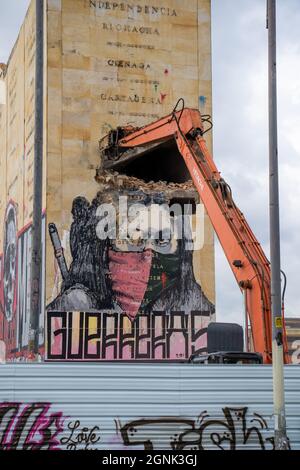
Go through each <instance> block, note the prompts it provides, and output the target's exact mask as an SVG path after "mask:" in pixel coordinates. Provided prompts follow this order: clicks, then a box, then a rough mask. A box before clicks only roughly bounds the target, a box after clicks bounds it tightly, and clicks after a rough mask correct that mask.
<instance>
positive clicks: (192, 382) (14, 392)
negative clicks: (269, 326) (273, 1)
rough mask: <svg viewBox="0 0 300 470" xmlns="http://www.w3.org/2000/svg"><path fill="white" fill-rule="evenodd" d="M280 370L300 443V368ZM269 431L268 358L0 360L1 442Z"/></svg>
mask: <svg viewBox="0 0 300 470" xmlns="http://www.w3.org/2000/svg"><path fill="white" fill-rule="evenodd" d="M285 375H286V404H287V407H286V410H287V426H288V436H289V439H290V443H291V448H292V449H300V396H299V392H300V367H298V366H287V367H286V369H285ZM272 438H273V418H272V369H271V367H269V366H238V365H235V366H224V365H222V366H217V365H215V366H212V365H210V366H205V365H204V366H203V365H202V366H200V365H196V364H191V365H190V364H180V365H178V364H95V365H94V364H82V365H80V364H78V363H77V364H40V365H37V364H15V365H3V366H0V448H1V449H11V448H13V449H14V448H17V449H34V448H38V449H39V448H42V449H48V448H50V449H57V448H60V449H74V450H76V449H82V448H84V449H95V448H98V449H109V450H112V449H126V448H130V449H144V448H146V449H154V450H159V449H175V450H181V449H185V450H190V449H209V448H213V449H219V448H221V449H248V448H258V449H272V446H273V440H272Z"/></svg>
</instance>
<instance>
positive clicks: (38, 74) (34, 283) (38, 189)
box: [28, 0, 44, 357]
mask: <svg viewBox="0 0 300 470" xmlns="http://www.w3.org/2000/svg"><path fill="white" fill-rule="evenodd" d="M35 64H36V70H35V137H34V186H33V217H32V246H31V249H32V254H31V299H30V300H31V310H30V325H29V343H28V347H29V351H30V353H31V355H34V356H35V357H36V355H37V354H38V351H39V315H40V309H41V292H40V291H41V276H42V210H43V207H42V204H43V127H44V126H43V112H44V110H43V99H44V86H43V84H44V83H43V82H44V0H36V57H35Z"/></svg>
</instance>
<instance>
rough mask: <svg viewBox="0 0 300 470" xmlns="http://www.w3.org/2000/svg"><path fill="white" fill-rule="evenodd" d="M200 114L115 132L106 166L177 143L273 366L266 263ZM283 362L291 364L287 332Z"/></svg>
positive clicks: (258, 343)
mask: <svg viewBox="0 0 300 470" xmlns="http://www.w3.org/2000/svg"><path fill="white" fill-rule="evenodd" d="M203 134H204V128H203V121H202V118H201V115H200V112H199V111H198V110H195V109H189V108H183V109H182V110H180V111H176V110H174V111H173V113H171V114H170V115H168V116H166V117H163V118H161V119H159V120H158V121H155V122H153V123H151V124H148V125H147V126H145V127H142V128H132V127H130V126H128V127H119V128H117V129H116V130H114V131H111V132H110V133H109V135H108V142H107V143H106V145H105V147H104V148H102V158H103V160H104V164H106V167H109V165H110V164H111V162H113V161H115V160H118V161H119V160H120V161H122V160H124V161H126V160H128V159H133V158H138V157H139V155H143V154H145V153H149V156H148V158H151V151H152V150H153V149H155V148H157V147H158V146H160V145H162V144H164V143H165V142H167V141H169V140H171V139H172V140H173V141H175V142H176V145H177V147H178V151H179V153H180V155H181V156H182V158H183V159H184V161H185V164H186V166H187V169H188V171H189V173H190V175H191V178H192V180H193V182H194V185H195V187H196V189H197V191H198V193H199V196H200V199H201V201H202V203H203V204H204V206H205V208H206V211H207V214H208V216H209V218H210V220H211V222H212V225H213V227H214V230H215V232H216V234H217V236H218V238H219V241H220V243H221V245H222V248H223V250H224V253H225V255H226V257H227V260H228V262H229V265H230V267H231V269H232V272H233V274H234V276H235V278H236V281H237V282H238V285H239V287H240V289H241V291H242V292H243V294H244V299H245V306H246V311H247V314H248V316H249V321H250V325H251V332H252V339H253V346H254V350H255V351H256V352H259V353H261V354H262V356H263V360H264V362H265V363H271V362H272V356H271V353H272V316H271V294H270V289H271V288H270V264H269V261H268V259H267V258H266V256H265V254H264V251H263V249H262V247H261V245H260V244H259V242H258V240H257V239H256V237H255V236H254V234H253V232H252V230H251V228H250V227H249V225H248V223H247V221H246V219H245V217H244V215H243V214H242V212H241V211H240V210H239V209H238V207H237V206H236V204H235V203H234V201H233V198H232V193H231V189H230V187H229V185H228V184H227V183H226V182H225V180H224V179H223V178H222V177H221V174H220V172H219V171H218V169H217V167H216V165H215V163H214V161H213V159H212V156H211V155H210V153H209V151H208V148H207V146H206V142H205V139H204V137H203ZM283 345H284V351H285V362H286V363H288V362H289V356H288V351H287V342H286V335H285V330H284V334H283Z"/></svg>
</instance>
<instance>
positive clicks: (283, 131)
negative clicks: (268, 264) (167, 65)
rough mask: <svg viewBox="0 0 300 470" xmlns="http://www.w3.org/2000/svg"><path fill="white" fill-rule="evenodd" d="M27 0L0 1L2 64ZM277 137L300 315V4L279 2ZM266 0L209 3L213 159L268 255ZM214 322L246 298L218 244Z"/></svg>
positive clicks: (234, 315) (286, 240)
mask: <svg viewBox="0 0 300 470" xmlns="http://www.w3.org/2000/svg"><path fill="white" fill-rule="evenodd" d="M28 4H29V1H28V0H0V62H5V61H6V60H7V58H8V55H9V52H10V50H11V48H12V46H13V43H14V41H15V39H16V36H17V34H18V30H19V27H20V25H21V24H22V21H23V17H24V15H25V12H26V9H27V6H28ZM277 22H278V38H277V39H278V45H277V47H278V57H277V62H278V127H279V128H278V138H279V160H280V200H281V241H282V248H281V249H282V253H281V255H282V256H281V260H282V268H283V269H284V270H285V272H286V274H287V276H288V288H287V293H286V315H287V316H300V295H298V289H299V287H298V282H299V281H298V280H299V278H300V276H299V253H300V236H299V234H300V218H299V215H300V184H299V181H298V178H299V177H300V138H299V132H300V131H299V130H300V27H299V25H300V2H299V0H277ZM265 25H266V1H265V0H212V33H213V36H212V40H213V43H212V44H213V121H214V158H215V160H216V163H217V165H218V167H219V169H220V170H221V172H222V175H223V177H224V178H225V179H226V180H227V182H228V183H229V184H230V185H231V187H232V190H233V194H234V198H235V201H236V203H237V204H238V206H239V207H240V209H242V211H243V212H244V213H245V215H246V217H247V219H248V221H249V223H250V226H251V228H252V229H253V231H254V232H255V234H256V236H257V237H258V239H259V241H260V242H261V243H262V245H263V247H264V249H265V251H266V254H267V256H268V257H269V222H268V125H267V123H268V116H267V111H268V102H267V30H266V27H265ZM216 283H217V315H218V316H217V318H218V320H219V321H237V322H239V323H242V321H243V313H242V312H243V300H242V296H241V294H240V291H239V289H238V287H237V285H236V282H235V280H234V278H233V275H232V274H231V271H230V268H229V266H228V264H227V261H226V259H225V256H224V254H223V252H222V250H221V249H220V247H219V246H218V244H217V246H216Z"/></svg>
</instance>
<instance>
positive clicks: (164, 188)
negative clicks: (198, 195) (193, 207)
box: [95, 170, 196, 193]
mask: <svg viewBox="0 0 300 470" xmlns="http://www.w3.org/2000/svg"><path fill="white" fill-rule="evenodd" d="M95 179H96V181H97V183H98V184H99V186H100V188H99V190H100V191H106V190H108V189H114V190H119V191H122V190H135V191H143V192H144V193H153V192H156V193H157V192H167V193H171V192H174V191H190V192H196V189H195V186H194V183H193V181H192V180H188V181H186V182H184V183H174V182H169V183H168V182H166V181H149V182H146V181H144V180H142V179H139V178H135V177H134V176H128V175H125V174H120V173H118V172H117V171H112V170H102V171H101V172H97V175H96V178H95Z"/></svg>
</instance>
